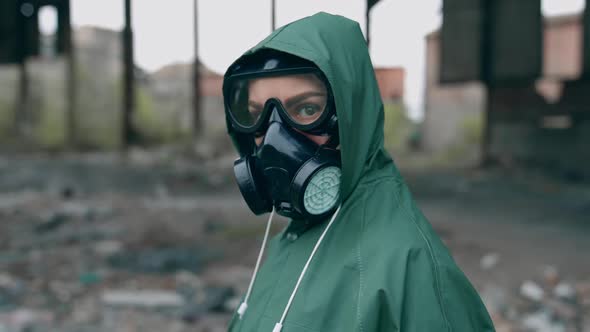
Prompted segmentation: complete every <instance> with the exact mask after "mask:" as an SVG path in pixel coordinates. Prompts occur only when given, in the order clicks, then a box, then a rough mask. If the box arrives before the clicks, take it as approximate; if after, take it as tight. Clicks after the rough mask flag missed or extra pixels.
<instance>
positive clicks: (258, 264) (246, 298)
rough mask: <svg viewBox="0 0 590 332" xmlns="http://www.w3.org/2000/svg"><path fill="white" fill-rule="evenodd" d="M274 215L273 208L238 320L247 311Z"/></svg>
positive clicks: (239, 309) (239, 310)
mask: <svg viewBox="0 0 590 332" xmlns="http://www.w3.org/2000/svg"><path fill="white" fill-rule="evenodd" d="M274 214H275V208H274V206H273V208H272V212H271V213H270V217H268V222H267V223H266V231H265V232H264V239H263V240H262V247H261V248H260V252H259V253H258V259H257V260H256V266H255V267H254V273H253V274H252V279H250V285H249V286H248V291H247V292H246V297H244V301H242V303H241V304H240V307H239V308H238V315H239V316H240V319H242V317H243V316H244V313H245V312H246V309H248V299H249V298H250V293H251V292H252V286H254V281H255V280H256V275H257V274H258V268H259V267H260V261H261V260H262V255H263V254H264V249H265V248H266V240H267V239H268V234H269V232H270V225H271V224H272V218H273V216H274Z"/></svg>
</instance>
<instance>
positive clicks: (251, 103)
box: [248, 91, 326, 109]
mask: <svg viewBox="0 0 590 332" xmlns="http://www.w3.org/2000/svg"><path fill="white" fill-rule="evenodd" d="M316 96H320V97H325V96H326V93H324V92H318V91H307V92H303V93H300V94H298V95H295V96H293V97H290V98H289V99H287V100H286V101H285V107H287V108H288V107H290V106H292V105H294V104H296V103H298V102H300V101H302V100H305V99H307V98H309V97H316ZM248 106H252V107H255V108H259V109H260V108H263V107H264V105H262V104H260V103H257V102H255V101H252V100H248Z"/></svg>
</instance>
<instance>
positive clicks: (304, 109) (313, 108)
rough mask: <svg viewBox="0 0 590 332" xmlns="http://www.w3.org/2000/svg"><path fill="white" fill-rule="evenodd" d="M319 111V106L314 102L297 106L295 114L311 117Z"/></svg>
mask: <svg viewBox="0 0 590 332" xmlns="http://www.w3.org/2000/svg"><path fill="white" fill-rule="evenodd" d="M320 111H321V107H320V106H319V105H316V104H303V105H301V106H299V107H297V115H298V116H302V117H312V116H314V115H316V114H317V113H319V112H320Z"/></svg>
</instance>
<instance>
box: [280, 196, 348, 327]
mask: <svg viewBox="0 0 590 332" xmlns="http://www.w3.org/2000/svg"><path fill="white" fill-rule="evenodd" d="M340 208H341V206H338V209H336V212H334V214H333V215H332V219H330V222H329V223H328V226H326V229H324V231H323V232H322V235H320V238H319V239H318V242H316V244H315V247H313V250H312V251H311V254H310V255H309V258H308V259H307V262H306V263H305V266H304V267H303V270H302V271H301V274H300V275H299V279H298V280H297V284H295V288H294V289H293V292H292V293H291V297H290V298H289V301H288V302H287V306H286V307H285V311H283V315H282V316H281V320H280V321H279V322H278V323H276V324H275V327H274V328H273V329H272V332H281V329H282V328H283V323H284V322H285V317H287V313H288V312H289V309H290V308H291V303H292V302H293V298H295V294H297V290H298V289H299V285H300V284H301V280H303V276H305V272H307V268H308V267H309V263H311V260H312V259H313V256H314V255H315V253H316V251H317V250H318V247H319V246H320V244H321V243H322V240H323V239H324V236H325V235H326V233H327V232H328V230H329V229H330V226H332V223H333V222H334V220H335V219H336V216H337V215H338V212H340Z"/></svg>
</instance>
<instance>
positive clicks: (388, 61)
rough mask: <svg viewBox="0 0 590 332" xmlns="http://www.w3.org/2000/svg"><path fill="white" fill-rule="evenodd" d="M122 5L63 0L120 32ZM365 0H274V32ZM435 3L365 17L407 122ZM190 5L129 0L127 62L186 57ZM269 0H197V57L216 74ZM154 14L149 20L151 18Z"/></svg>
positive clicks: (254, 38)
mask: <svg viewBox="0 0 590 332" xmlns="http://www.w3.org/2000/svg"><path fill="white" fill-rule="evenodd" d="M123 3H124V1H123V0H101V1H96V0H71V6H72V21H73V24H74V25H75V26H84V25H93V26H100V27H105V28H110V29H115V30H120V29H121V28H122V27H123V21H124V16H123V15H124V13H123ZM365 4H366V0H276V11H277V14H276V16H277V17H276V20H277V27H279V26H281V25H284V24H286V23H289V22H291V21H294V20H296V19H299V18H302V17H305V16H308V15H311V14H314V13H316V12H318V11H326V12H329V13H333V14H339V15H343V16H346V17H348V18H350V19H353V20H355V21H357V22H359V24H360V26H361V27H362V29H363V32H364V29H365V15H364V13H365ZM441 6H442V1H441V0H419V1H410V0H405V1H402V0H382V1H380V2H379V3H378V4H377V5H376V6H375V7H373V10H372V14H371V47H370V54H371V58H372V61H373V64H374V65H375V66H377V67H390V66H402V67H404V68H405V69H406V81H405V102H406V104H407V106H408V110H409V114H410V116H411V117H412V118H414V119H420V118H421V117H422V114H423V112H422V106H423V105H422V97H423V92H424V76H425V72H424V70H425V68H424V64H425V42H424V36H425V35H426V34H427V33H429V32H431V31H434V30H435V29H437V28H438V27H439V26H440V22H441V16H440V12H441ZM542 6H543V12H544V14H545V15H548V16H553V15H561V14H567V13H572V12H576V11H580V10H582V9H583V8H584V0H542ZM193 8H194V7H193V0H173V1H163V0H159V1H157V0H142V1H132V24H133V29H134V37H135V40H134V44H135V45H134V46H135V61H136V63H137V65H139V66H140V67H142V68H144V69H146V70H148V71H153V70H156V69H158V68H160V67H162V66H163V65H166V64H169V63H172V62H190V61H192V58H193V56H194V52H195V46H194V42H193V40H194V28H193V13H194V10H193ZM270 12H271V0H247V1H244V0H198V21H199V32H198V34H199V36H198V37H199V44H198V48H199V57H200V59H201V62H202V63H203V64H204V65H206V66H207V67H209V68H210V69H212V70H213V71H215V72H218V73H223V72H224V71H225V69H226V68H227V66H228V65H229V64H230V63H231V62H233V60H235V59H236V58H237V57H239V56H240V54H241V53H242V52H244V51H245V50H247V49H248V48H249V47H251V46H253V45H255V44H256V43H257V42H258V41H260V40H262V39H263V38H264V37H266V36H267V35H268V34H269V33H270V31H271V19H270ZM156 15H157V16H156ZM51 16H52V15H51V13H47V14H46V15H43V16H42V18H41V22H40V23H41V29H44V28H45V29H49V30H50V29H51V27H48V26H49V25H51V23H48V22H51V21H52V18H51Z"/></svg>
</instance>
